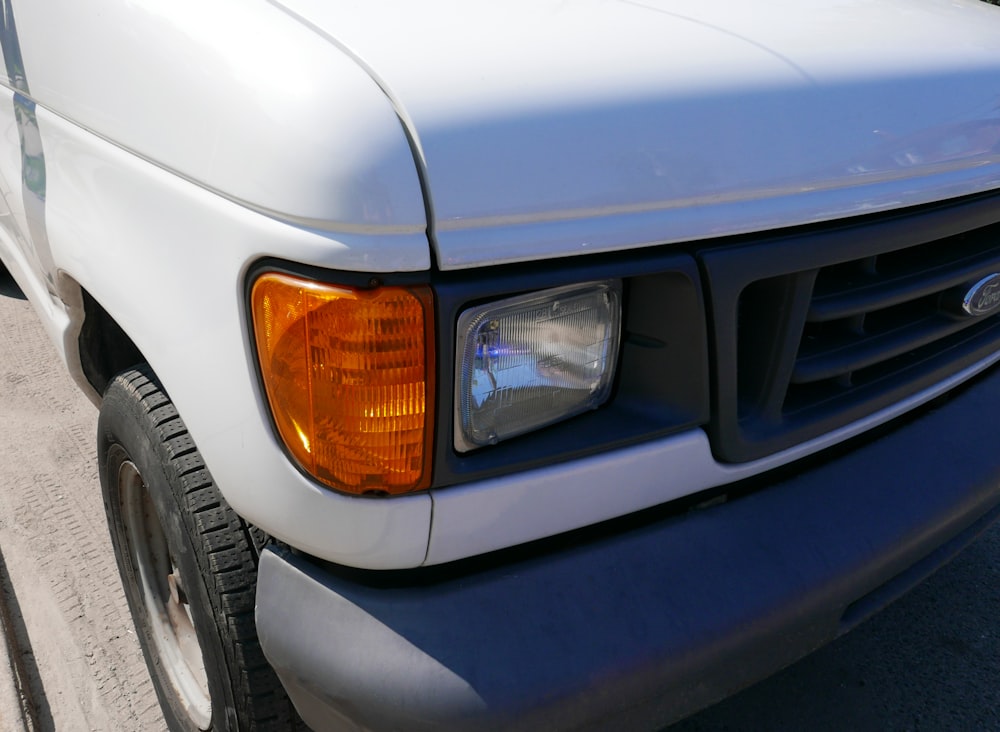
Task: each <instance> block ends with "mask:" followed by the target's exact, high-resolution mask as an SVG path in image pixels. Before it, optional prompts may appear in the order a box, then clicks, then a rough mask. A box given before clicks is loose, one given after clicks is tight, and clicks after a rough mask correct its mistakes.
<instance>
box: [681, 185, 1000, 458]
mask: <svg viewBox="0 0 1000 732" xmlns="http://www.w3.org/2000/svg"><path fill="white" fill-rule="evenodd" d="M998 222H1000V201H998V199H996V198H995V197H994V198H993V199H992V200H989V199H984V198H980V199H974V200H969V201H964V202H962V203H959V204H953V205H949V206H937V207H934V208H930V209H924V210H922V211H919V212H904V213H901V214H894V215H892V216H883V217H877V218H871V219H868V220H866V221H863V222H856V223H853V224H852V225H850V226H847V227H843V226H842V227H837V228H830V229H826V230H821V231H814V232H811V233H808V234H804V235H794V236H786V237H780V238H773V239H770V240H767V241H755V242H748V243H743V244H739V245H735V246H729V247H722V248H711V247H709V248H706V249H704V250H703V251H701V252H700V253H699V256H700V257H701V260H702V264H703V267H704V269H705V272H706V275H707V279H708V282H709V289H710V296H711V304H712V309H713V314H714V325H715V346H716V372H717V374H716V375H717V378H716V388H715V394H714V396H715V410H714V414H715V417H714V418H713V424H712V426H711V433H712V439H713V449H714V450H715V452H716V455H717V456H718V457H719V458H720V459H722V460H726V461H732V462H742V461H746V460H752V459H755V458H759V457H763V456H765V455H768V454H771V453H773V452H776V451H778V450H781V449H785V448H787V447H791V446H792V445H795V444H797V443H800V442H804V441H806V440H809V439H812V438H814V437H817V436H819V435H821V434H824V433H826V432H829V431H831V430H833V429H836V428H837V427H841V426H843V425H845V424H848V423H849V422H852V421H854V420H857V419H860V418H862V417H864V416H866V415H868V414H871V413H873V412H876V411H878V410H879V409H882V408H884V407H887V406H890V405H891V404H894V403H896V402H898V401H899V400H901V399H905V398H906V397H907V396H910V395H912V394H914V393H916V392H918V391H920V390H922V389H925V388H928V387H930V386H933V385H934V384H935V383H937V382H939V381H941V380H942V379H945V378H947V377H948V376H950V375H952V374H954V373H956V372H957V371H960V370H961V369H963V368H965V367H967V366H970V365H972V364H974V363H976V362H977V361H981V360H982V359H984V358H987V357H988V356H989V355H990V354H992V353H995V352H997V351H998V350H1000V315H998V314H997V313H994V314H988V315H983V316H979V317H972V316H970V315H967V314H965V313H963V311H962V308H961V303H962V298H963V296H964V295H965V293H967V292H968V290H969V288H970V287H971V286H972V285H973V284H975V283H976V282H978V281H980V280H981V279H983V278H984V277H986V276H988V275H990V274H993V273H997V272H1000V223H998Z"/></svg>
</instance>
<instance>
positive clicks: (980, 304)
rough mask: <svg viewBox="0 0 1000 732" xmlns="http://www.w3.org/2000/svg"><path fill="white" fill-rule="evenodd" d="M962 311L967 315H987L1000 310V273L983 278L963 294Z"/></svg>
mask: <svg viewBox="0 0 1000 732" xmlns="http://www.w3.org/2000/svg"><path fill="white" fill-rule="evenodd" d="M962 310H964V311H965V312H967V313H968V314H969V315H976V316H979V315H989V314H990V313H995V312H997V311H998V310H1000V272H994V273H993V274H991V275H987V276H986V277H983V279H981V280H979V282H977V283H976V284H974V285H973V286H972V287H971V288H969V291H968V292H966V293H965V297H964V298H963V299H962Z"/></svg>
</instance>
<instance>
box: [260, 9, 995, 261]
mask: <svg viewBox="0 0 1000 732" xmlns="http://www.w3.org/2000/svg"><path fill="white" fill-rule="evenodd" d="M275 2H277V3H278V4H279V5H282V6H283V7H284V8H285V9H286V11H287V12H289V13H290V14H292V15H293V16H296V17H298V18H299V20H301V21H303V22H305V23H306V24H308V25H310V26H311V27H313V28H314V29H315V30H317V31H318V32H320V33H321V34H323V35H325V36H327V37H328V38H329V39H330V40H332V41H333V42H334V43H336V44H337V45H339V46H340V47H341V48H342V49H343V50H345V51H346V52H347V53H348V54H350V55H351V56H353V57H354V58H355V59H356V60H357V61H358V63H359V64H361V65H362V66H363V67H364V68H365V69H366V70H367V71H368V73H369V74H370V75H371V77H372V78H373V79H374V80H375V81H376V82H377V83H378V84H379V85H380V86H381V87H382V89H383V91H385V92H386V94H387V95H388V97H389V99H390V100H391V101H392V103H393V104H394V105H395V107H396V112H397V114H398V115H399V116H400V118H401V119H402V120H403V122H404V124H405V125H406V126H407V127H408V128H409V130H408V132H409V136H410V138H411V141H412V144H413V145H414V148H415V151H416V157H417V159H418V165H421V166H423V171H422V174H423V180H424V185H425V186H426V189H427V190H425V195H426V196H427V197H428V199H429V210H430V211H431V212H432V214H433V221H432V223H431V226H432V240H433V242H434V246H435V247H436V254H437V258H438V263H439V265H440V266H441V267H442V268H444V269H455V268H462V267H470V266H477V265H484V264H494V263H499V262H514V261H526V260H531V259H537V258H542V257H551V256H555V255H565V254H574V253H582V252H593V251H610V250H615V249H623V248H629V247H636V246H643V245H648V244H651V243H665V242H675V241H682V240H691V239H700V238H707V237H714V236H720V235H725V234H735V233H745V232H750V231H760V230H765V229H770V228H775V227H780V226H790V225H796V224H803V223H811V222H816V221H823V220H829V219H833V218H838V217H843V216H848V215H852V214H856V213H860V212H868V211H872V210H880V209H888V208H896V207H901V206H906V205H914V204H919V203H924V202H928V201H932V200H939V199H942V198H948V197H954V196H959V195H964V194H968V193H973V192H977V191H983V190H988V189H991V188H997V187H1000V8H997V7H993V6H990V5H987V4H985V3H982V2H979V1H978V0H813V1H811V2H803V0H773V1H771V2H746V0H728V1H726V0H718V1H717V2H711V3H707V2H703V0H688V1H685V0H671V1H669V2H668V1H666V0H574V2H571V3H569V2H563V1H562V0H505V2H492V3H485V2H471V1H470V0H440V1H435V0H431V1H428V2H412V1H408V2H401V1H399V2H378V3H376V2H360V1H358V2H349V1H348V0H340V1H333V0H275Z"/></svg>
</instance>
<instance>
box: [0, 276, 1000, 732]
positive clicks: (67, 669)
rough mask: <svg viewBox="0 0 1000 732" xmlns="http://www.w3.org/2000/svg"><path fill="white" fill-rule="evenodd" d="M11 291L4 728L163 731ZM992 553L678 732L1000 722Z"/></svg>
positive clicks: (76, 460) (45, 364)
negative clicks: (999, 712)
mask: <svg viewBox="0 0 1000 732" xmlns="http://www.w3.org/2000/svg"><path fill="white" fill-rule="evenodd" d="M12 294H13V295H16V292H14V290H13V289H12V287H11V285H10V284H9V281H5V280H4V277H3V276H2V275H0V597H2V598H4V599H6V603H0V604H2V605H4V606H5V607H6V609H7V615H6V616H5V615H4V613H3V611H2V608H0V625H2V626H4V627H5V628H7V629H8V630H9V631H10V633H8V634H7V635H8V639H9V641H10V642H11V643H12V646H10V650H6V651H5V647H4V646H3V645H2V644H0V732H16V730H20V729H25V728H26V729H29V730H31V732H36V731H39V732H49V731H50V730H58V731H59V732H76V731H77V730H80V731H82V732H85V731H87V730H116V731H117V730H122V731H124V732H130V731H136V732H138V731H140V730H141V731H143V732H146V731H150V732H161V731H162V730H163V729H164V725H163V721H162V718H161V717H160V715H159V710H158V708H157V705H156V699H155V696H154V694H153V691H152V687H151V685H150V682H149V678H148V675H147V673H146V669H145V665H144V664H143V662H142V659H141V657H140V653H139V648H138V644H137V643H136V641H135V635H134V632H133V631H132V627H131V621H130V619H129V616H128V611H127V609H126V607H125V602H124V598H123V596H122V593H121V589H120V586H119V581H118V576H117V571H116V569H115V566H114V561H113V558H112V555H111V547H110V542H109V540H108V538H107V530H106V528H105V526H104V513H103V507H102V505H101V498H100V491H99V488H98V483H97V469H96V466H95V464H94V429H95V423H96V412H95V410H94V409H93V407H92V406H91V405H90V403H89V402H87V401H86V400H85V399H83V397H81V396H79V395H78V393H77V392H76V390H75V388H74V387H73V386H72V384H71V383H70V381H69V378H68V376H67V375H66V374H65V372H64V371H63V369H62V367H61V365H60V364H59V363H58V362H57V361H56V359H55V354H54V351H53V350H52V347H51V346H50V345H49V343H48V341H47V340H46V338H45V336H44V334H43V333H42V331H41V328H40V326H39V324H38V321H37V319H36V318H35V316H34V314H33V313H32V312H31V310H30V308H29V307H28V305H27V304H26V303H25V302H24V301H23V300H20V299H17V297H12V296H11V295H12ZM997 557H1000V531H998V530H993V531H991V532H990V533H988V534H987V535H986V536H985V537H984V538H983V539H982V540H981V541H980V542H979V543H977V544H976V545H974V546H973V547H972V548H971V549H970V550H969V551H967V552H966V553H965V554H964V555H962V556H961V557H960V558H959V559H958V560H957V561H956V562H954V563H953V564H952V565H950V566H949V567H947V568H945V569H944V570H942V571H941V572H939V573H938V574H937V575H936V576H935V577H933V578H931V580H930V581H928V582H927V583H926V584H924V585H923V586H921V587H920V588H918V589H917V590H916V591H915V592H914V593H912V594H910V595H909V596H908V597H906V598H904V599H903V600H902V601H900V602H899V603H897V604H896V605H894V606H893V607H891V608H889V610H887V611H886V612H884V613H882V614H881V615H879V616H878V617H876V618H875V619H874V620H872V621H869V622H868V623H867V624H865V625H863V626H862V627H861V628H859V629H858V630H856V631H855V632H854V633H852V634H850V635H848V636H847V637H845V638H843V639H842V640H841V641H839V642H837V643H835V644H833V645H832V646H830V647H828V648H826V649H824V650H822V651H820V652H819V653H817V654H814V655H813V656H811V657H810V658H808V659H806V660H805V661H803V662H801V663H799V664H797V665H795V666H793V667H792V668H790V669H788V670H786V671H785V672H784V673H782V674H779V675H778V676H776V677H774V678H772V679H771V680H768V681H766V682H764V683H763V684H759V685H758V686H756V687H754V688H752V689H750V690H749V691H747V692H745V693H743V694H741V695H739V696H737V697H734V698H733V699H730V700H728V701H727V702H724V703H723V704H721V705H719V706H717V707H715V708H713V709H710V710H708V711H706V712H704V713H702V714H701V715H698V716H696V717H694V718H692V719H689V720H687V721H686V722H684V723H682V724H681V725H679V726H677V727H675V728H674V729H673V730H672V731H671V732H696V731H704V732H708V731H715V732H721V731H722V730H803V731H804V730H809V731H810V732H813V731H816V732H821V731H823V730H830V731H833V730H836V731H838V732H839V731H840V730H845V729H851V730H861V731H866V730H872V731H873V732H874V731H875V730H879V731H881V730H994V729H1000V716H998V709H1000V686H998V684H997V683H996V682H997V680H998V679H1000V624H998V622H997V616H998V613H1000V581H998V580H1000V566H998V563H997V560H996V558H997ZM4 656H6V660H7V661H10V662H11V663H6V662H4ZM22 701H23V702H24V703H23V704H22ZM22 707H23V708H24V709H25V710H26V711H25V713H23V714H22Z"/></svg>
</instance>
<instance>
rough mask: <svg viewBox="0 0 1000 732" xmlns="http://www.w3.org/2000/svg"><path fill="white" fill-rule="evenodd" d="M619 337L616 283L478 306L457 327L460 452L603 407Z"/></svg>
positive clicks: (457, 442)
mask: <svg viewBox="0 0 1000 732" xmlns="http://www.w3.org/2000/svg"><path fill="white" fill-rule="evenodd" d="M620 330H621V283H620V281H618V280H608V281H605V282H592V283H587V284H582V285H573V286H570V287H559V288H555V289H552V290H544V291H542V292H535V293H531V294H528V295H521V296H518V297H512V298H509V299H506V300H500V301H498V302H493V303H489V304H487V305H480V306H477V307H474V308H470V309H469V310H466V311H465V312H463V313H462V315H461V316H460V317H459V319H458V335H457V343H456V346H457V348H456V350H457V354H458V355H457V363H456V372H455V373H456V386H455V390H456V393H455V412H456V414H455V421H456V429H455V449H456V450H459V451H461V452H467V451H469V450H473V449H475V448H477V447H480V446H483V445H490V444H494V443H496V442H499V441H500V440H504V439H507V438H508V437H513V436H515V435H520V434H523V433H525V432H529V431H531V430H534V429H538V428H539V427H543V426H545V425H548V424H552V423H553V422H558V421H560V420H563V419H566V418H567V417H571V416H573V415H576V414H579V413H581V412H584V411H586V410H588V409H594V408H596V407H598V406H600V405H601V404H602V403H603V402H604V401H605V400H606V399H607V398H608V395H609V394H610V391H611V384H612V382H613V380H614V371H615V363H616V362H617V360H618V342H619V334H620Z"/></svg>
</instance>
